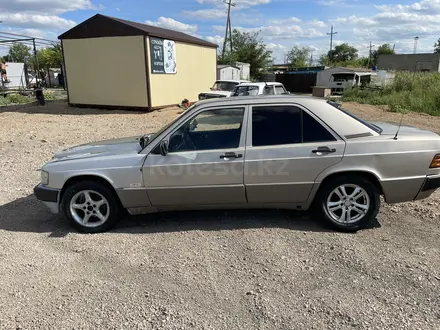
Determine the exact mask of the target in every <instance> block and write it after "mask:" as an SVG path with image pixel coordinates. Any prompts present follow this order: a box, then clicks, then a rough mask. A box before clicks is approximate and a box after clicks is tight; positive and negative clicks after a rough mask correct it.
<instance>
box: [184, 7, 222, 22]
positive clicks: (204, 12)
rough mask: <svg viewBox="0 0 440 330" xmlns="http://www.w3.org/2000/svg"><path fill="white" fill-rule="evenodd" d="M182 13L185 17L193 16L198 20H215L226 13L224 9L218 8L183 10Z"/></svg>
mask: <svg viewBox="0 0 440 330" xmlns="http://www.w3.org/2000/svg"><path fill="white" fill-rule="evenodd" d="M183 14H184V15H185V16H186V17H188V16H189V17H195V18H197V19H200V20H215V19H220V18H225V17H226V15H227V12H226V10H224V9H218V8H210V9H199V10H192V11H184V12H183Z"/></svg>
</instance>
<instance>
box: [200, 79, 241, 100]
mask: <svg viewBox="0 0 440 330" xmlns="http://www.w3.org/2000/svg"><path fill="white" fill-rule="evenodd" d="M247 82H249V81H248V80H217V81H216V82H215V83H214V85H213V86H212V87H211V91H210V92H206V93H200V94H199V100H206V99H213V98H222V97H230V96H231V94H232V92H233V91H234V88H235V87H237V86H238V85H240V84H242V83H247Z"/></svg>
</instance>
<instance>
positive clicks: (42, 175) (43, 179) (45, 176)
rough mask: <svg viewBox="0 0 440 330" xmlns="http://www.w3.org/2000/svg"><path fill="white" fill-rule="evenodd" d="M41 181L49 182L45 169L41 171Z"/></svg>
mask: <svg viewBox="0 0 440 330" xmlns="http://www.w3.org/2000/svg"><path fill="white" fill-rule="evenodd" d="M41 183H42V184H44V185H48V184H49V173H47V172H46V171H41Z"/></svg>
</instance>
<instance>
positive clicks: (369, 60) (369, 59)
mask: <svg viewBox="0 0 440 330" xmlns="http://www.w3.org/2000/svg"><path fill="white" fill-rule="evenodd" d="M372 48H373V45H372V44H371V41H370V55H369V57H368V65H370V64H371V55H372V53H371V49H372Z"/></svg>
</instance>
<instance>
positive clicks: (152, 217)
mask: <svg viewBox="0 0 440 330" xmlns="http://www.w3.org/2000/svg"><path fill="white" fill-rule="evenodd" d="M377 227H380V224H379V223H378V222H377V221H376V223H373V226H372V228H377ZM256 228H281V229H289V230H296V231H304V232H329V231H330V232H331V230H328V229H327V228H326V227H324V226H322V225H321V223H320V222H319V221H317V220H316V219H313V218H312V217H311V216H310V213H309V212H295V211H289V210H261V209H260V210H227V211H225V210H222V211H180V212H164V213H154V214H148V215H141V216H126V217H124V219H121V221H119V222H118V224H117V225H116V226H115V228H113V229H112V230H111V231H110V232H113V233H137V234H152V233H167V232H180V231H182V232H183V231H192V230H201V231H221V230H240V229H256ZM0 230H6V231H11V232H35V233H50V237H64V236H66V235H67V234H69V233H71V232H75V229H73V228H72V227H71V226H70V224H69V223H68V222H67V221H66V220H64V219H62V218H61V217H60V216H58V215H54V214H52V213H51V212H50V211H49V209H48V208H47V207H46V206H45V205H44V204H43V203H41V202H40V201H38V200H37V199H36V198H35V197H34V195H29V196H27V197H24V198H20V199H17V200H15V201H13V202H11V203H8V204H5V205H2V206H0Z"/></svg>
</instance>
